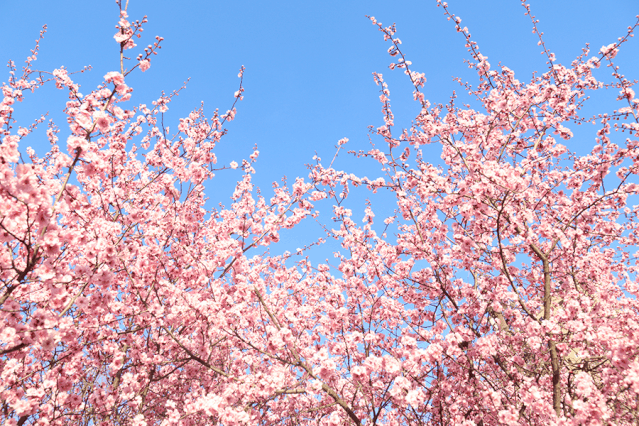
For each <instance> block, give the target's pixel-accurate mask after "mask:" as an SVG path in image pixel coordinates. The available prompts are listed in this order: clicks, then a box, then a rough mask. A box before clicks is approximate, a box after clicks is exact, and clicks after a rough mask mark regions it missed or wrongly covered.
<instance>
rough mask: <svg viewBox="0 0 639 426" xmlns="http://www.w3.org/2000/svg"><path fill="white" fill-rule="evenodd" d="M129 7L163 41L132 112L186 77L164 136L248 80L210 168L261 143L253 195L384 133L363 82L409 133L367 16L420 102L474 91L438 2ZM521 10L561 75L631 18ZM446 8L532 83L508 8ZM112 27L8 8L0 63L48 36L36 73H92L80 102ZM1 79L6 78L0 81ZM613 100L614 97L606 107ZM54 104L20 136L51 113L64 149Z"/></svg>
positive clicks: (622, 4) (35, 140)
mask: <svg viewBox="0 0 639 426" xmlns="http://www.w3.org/2000/svg"><path fill="white" fill-rule="evenodd" d="M129 3H130V5H129V17H130V19H133V20H135V19H141V18H142V16H143V15H148V19H149V23H148V24H147V25H146V26H145V31H144V36H143V38H142V39H140V40H139V41H138V46H139V48H141V47H143V46H146V45H147V44H150V43H152V42H153V39H154V37H155V36H156V35H160V36H162V37H164V39H165V41H164V42H163V43H162V45H163V48H162V49H161V51H160V54H159V55H158V56H155V57H154V58H153V61H152V65H151V69H150V70H149V71H147V72H146V73H144V74H142V73H141V72H136V73H134V74H133V75H132V76H131V78H130V79H128V80H127V83H128V84H129V85H130V86H132V87H133V88H134V89H135V91H134V92H133V99H132V103H133V104H136V105H137V104H139V103H150V102H151V101H152V100H154V99H156V98H157V97H158V95H159V94H160V91H161V90H164V91H167V92H170V91H171V90H173V89H177V88H179V87H180V86H181V85H182V83H183V82H184V81H185V80H186V79H187V78H191V81H190V83H189V85H188V87H187V89H186V90H185V91H183V92H182V93H181V94H180V96H179V98H177V100H176V101H175V102H174V103H172V104H171V109H170V111H169V115H168V119H169V123H170V124H172V126H173V127H174V128H175V126H176V125H177V123H178V118H180V117H182V116H185V115H186V114H188V112H189V111H190V110H191V109H194V108H197V107H198V106H199V105H200V102H201V101H204V105H205V111H207V112H208V113H209V114H211V113H212V112H213V110H214V109H215V108H220V110H222V111H226V109H228V108H229V107H230V105H231V104H232V101H233V93H234V92H235V90H237V86H238V79H237V72H238V69H239V68H240V66H241V65H244V66H245V67H246V73H245V80H244V83H245V84H244V85H245V89H246V92H245V98H244V100H243V101H242V102H240V103H239V104H238V114H237V118H236V120H235V121H234V122H232V123H231V124H230V125H229V126H228V128H229V135H228V136H227V137H226V138H225V139H224V140H223V143H222V144H221V145H220V147H219V150H218V157H219V158H220V161H221V162H226V163H227V164H228V162H230V161H232V160H238V161H239V160H241V159H242V158H247V157H248V156H249V155H250V153H251V150H252V147H253V145H254V144H258V146H259V150H260V153H261V155H260V160H259V162H258V164H257V167H256V168H257V170H258V175H257V182H258V183H259V184H260V185H261V186H262V187H263V188H265V190H266V191H265V192H268V188H269V187H270V182H272V181H274V180H279V179H280V178H281V177H282V176H283V175H286V176H288V178H289V179H291V180H292V179H293V178H294V177H296V176H300V175H303V176H306V174H307V171H306V168H305V166H304V164H305V163H309V162H311V161H312V160H311V159H312V157H313V155H314V153H315V152H318V153H319V155H320V156H321V157H322V158H324V159H325V160H328V159H330V157H332V154H333V152H334V146H335V144H336V142H337V140H339V139H340V138H343V137H348V138H349V139H350V140H351V145H350V147H351V148H354V149H362V148H365V147H366V146H367V143H368V133H367V126H369V125H373V126H375V127H377V126H380V125H381V124H382V115H381V112H380V108H381V104H380V103H379V100H378V96H379V93H378V90H379V89H378V87H377V86H376V85H375V83H374V82H373V79H372V75H371V73H372V72H374V71H376V72H381V73H383V74H384V76H385V77H386V79H387V82H388V83H389V85H390V91H391V103H392V105H393V107H394V112H395V116H396V118H397V125H398V126H401V125H404V126H406V125H408V124H409V123H410V121H411V120H412V119H413V118H414V116H415V115H416V113H417V111H418V106H417V104H416V103H415V102H413V101H412V99H411V97H412V96H411V92H412V89H411V86H410V84H409V82H408V80H407V79H406V77H405V76H404V75H403V74H402V73H401V72H400V71H390V70H389V69H388V68H387V67H388V64H389V63H390V59H391V58H390V57H389V56H388V54H387V48H388V44H387V43H386V42H384V41H383V38H382V35H381V33H379V32H378V31H377V29H376V27H374V26H373V25H371V23H370V21H369V20H368V19H366V18H365V15H373V16H375V17H376V18H377V19H378V20H379V21H381V22H382V23H383V24H385V25H389V24H392V23H393V22H395V23H396V24H397V28H398V33H397V36H398V37H399V38H400V39H401V40H402V41H403V49H404V53H405V54H406V55H407V56H408V58H409V60H411V61H412V62H413V66H412V67H413V69H414V70H416V71H420V72H425V73H426V76H427V78H428V82H427V84H426V87H425V93H426V95H427V98H428V99H429V100H431V102H437V103H439V102H441V103H446V102H447V101H448V99H449V96H450V94H451V93H452V90H455V89H457V90H458V91H459V86H458V84H457V83H454V82H453V81H452V79H451V77H452V76H460V77H462V78H463V79H465V80H470V81H471V82H476V75H475V74H474V73H471V72H470V71H469V70H468V69H467V68H466V66H465V65H464V63H463V59H468V58H469V55H468V53H467V52H466V49H465V48H464V41H463V38H462V37H461V35H460V34H458V33H456V31H455V29H454V26H453V25H452V23H451V22H448V21H447V20H446V19H445V17H444V16H443V10H442V9H441V8H437V7H436V2H435V0H415V1H413V0H392V1H390V0H386V1H378V0H366V1H360V0H341V1H334V0H323V1H293V0H284V1H257V0H251V1H242V0H235V1H215V0H209V1H203V0H198V1H196V0H183V1H180V2H176V1H168V0H130V2H129ZM530 3H531V6H532V9H533V13H534V14H535V15H536V16H537V18H538V19H539V20H540V21H541V22H540V24H539V27H540V29H541V30H542V31H543V32H544V33H545V40H546V42H547V45H548V47H549V48H550V49H551V50H552V51H554V52H555V53H556V54H557V58H558V60H559V62H561V63H564V64H569V63H570V62H571V61H572V60H573V59H574V58H575V57H576V56H577V55H579V54H580V53H581V48H582V47H584V45H585V43H586V42H588V43H590V44H591V46H592V48H593V51H594V52H593V53H596V51H598V50H599V48H600V47H601V46H602V45H608V44H610V43H613V42H614V41H615V40H616V38H617V37H618V36H622V35H624V33H625V29H626V27H627V26H629V25H632V24H633V23H634V21H635V18H634V16H635V15H637V14H639V2H637V1H636V0H616V1H615V0H609V1H607V2H603V1H600V0H543V1H535V0H531V1H530ZM449 5H450V10H451V11H452V12H453V13H455V14H457V15H458V16H460V17H461V18H462V19H463V25H466V26H467V27H468V28H469V30H470V32H471V34H472V36H473V38H474V40H475V41H477V42H478V43H479V46H480V48H481V50H482V52H483V54H484V55H486V56H488V58H489V61H490V62H491V64H492V65H493V66H495V65H497V63H498V62H501V63H502V64H504V65H506V66H508V67H509V68H511V69H513V70H514V71H515V73H516V75H517V77H518V78H519V79H520V80H522V81H527V80H529V78H530V76H531V73H532V71H534V70H540V71H543V70H544V69H545V58H544V57H543V56H541V55H540V54H539V52H540V47H538V46H537V38H536V36H535V35H534V34H532V31H531V24H530V20H529V18H528V17H527V16H524V9H523V7H522V6H521V5H520V3H519V1H517V0H490V1H478V0H475V1H471V0H457V1H456V0H450V1H449ZM117 19H118V8H117V6H116V4H115V2H114V1H112V0H64V1H44V0H38V1H33V0H21V1H14V2H5V4H3V13H2V14H1V16H0V23H1V25H0V37H1V39H2V40H3V43H2V44H1V45H0V60H1V61H4V62H5V63H6V62H7V61H8V60H9V59H13V60H14V61H15V62H16V63H17V64H18V66H20V64H21V62H22V61H23V60H24V58H25V57H26V56H28V55H29V50H30V49H31V48H32V47H33V44H34V43H33V41H34V40H35V39H36V38H37V36H38V33H39V30H40V28H41V26H42V25H44V24H47V25H48V32H47V34H46V36H45V39H44V41H43V42H42V44H41V50H40V51H41V53H40V56H39V59H38V61H37V62H36V63H35V65H36V67H37V68H38V69H42V70H53V69H55V68H58V67H60V66H61V65H64V66H66V67H67V68H68V69H69V70H72V71H73V70H78V69H81V68H82V67H83V66H85V65H91V66H92V67H93V71H91V72H89V73H88V74H85V75H82V76H80V77H78V82H80V83H81V84H82V91H83V92H84V93H88V92H89V91H90V90H92V89H93V88H94V87H95V86H96V85H97V84H99V83H100V82H101V80H102V76H103V75H104V74H106V73H107V72H109V71H115V70H118V52H119V49H118V45H117V44H116V42H115V41H114V39H113V35H114V33H115V27H114V26H115V24H116V22H117ZM129 52H131V51H129ZM137 52H138V51H135V53H133V54H132V55H131V56H136V55H137ZM638 58H639V38H638V39H633V40H631V41H630V42H629V43H627V44H626V45H624V48H623V50H622V51H621V53H620V54H619V56H618V63H619V65H621V66H622V72H623V73H625V74H626V75H627V76H628V77H630V78H632V77H636V76H637V73H636V71H637V65H638V64H639V59H638ZM600 75H601V74H600ZM6 78H7V72H6V71H5V73H4V75H3V78H2V80H3V81H4V80H6ZM613 98H614V94H611V96H609V97H608V100H609V99H613ZM65 100H66V94H65V93H64V92H62V91H56V90H55V89H53V87H52V86H51V87H50V88H49V89H46V90H42V91H41V92H40V93H36V94H35V95H29V96H27V99H26V100H25V102H24V105H18V107H17V109H16V112H17V115H16V118H18V120H19V124H20V125H22V126H25V125H28V124H29V123H30V121H31V120H32V119H33V118H35V117H37V116H39V115H40V114H42V113H45V112H47V111H49V113H50V115H51V117H53V118H54V119H56V120H57V122H58V125H59V126H60V127H62V128H63V132H62V134H61V135H60V136H61V140H62V141H64V140H65V139H66V134H65V129H64V124H65V121H64V120H63V116H62V115H61V114H60V111H61V110H62V108H63V106H64V102H65ZM604 101H606V100H605V99H604V100H602V102H604ZM606 102H607V101H606ZM61 118H62V120H61ZM33 136H34V137H32V138H31V139H29V140H28V141H27V143H26V144H28V145H31V146H34V147H35V148H36V149H37V150H38V151H39V152H43V151H42V150H43V149H45V148H46V147H47V145H46V142H45V143H44V144H43V143H42V138H41V136H40V137H38V135H37V134H36V135H33ZM592 141H593V139H588V140H584V141H577V140H575V141H574V142H573V143H575V144H577V145H574V146H571V148H577V149H578V144H582V143H583V144H584V146H588V147H589V146H591V145H592ZM22 148H24V146H23V147H22ZM436 160H437V159H436V158H434V159H433V161H436ZM343 164H344V167H348V164H349V162H348V161H346V162H344V163H343ZM353 167H355V166H353ZM357 170H361V169H360V168H359V166H357ZM362 174H366V173H362ZM373 174H374V173H373ZM222 175H224V174H221V175H220V183H221V184H222V185H228V184H229V183H231V182H232V181H234V180H237V178H239V171H237V173H235V174H233V173H227V174H225V175H224V176H222ZM229 194H230V189H229V190H224V191H221V192H220V194H219V195H216V194H214V193H211V194H210V196H211V198H212V201H215V203H217V202H225V203H228V195H229ZM362 208H363V206H362Z"/></svg>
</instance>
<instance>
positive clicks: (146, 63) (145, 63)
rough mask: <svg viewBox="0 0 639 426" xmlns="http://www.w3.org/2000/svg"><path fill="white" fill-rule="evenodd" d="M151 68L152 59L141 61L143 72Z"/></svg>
mask: <svg viewBox="0 0 639 426" xmlns="http://www.w3.org/2000/svg"><path fill="white" fill-rule="evenodd" d="M149 68H151V61H149V60H148V59H145V60H143V61H140V70H142V72H145V71H146V70H148V69H149Z"/></svg>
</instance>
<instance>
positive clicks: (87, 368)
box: [0, 1, 639, 426]
mask: <svg viewBox="0 0 639 426" xmlns="http://www.w3.org/2000/svg"><path fill="white" fill-rule="evenodd" d="M117 3H118V5H119V7H120V14H119V21H118V23H117V28H118V29H117V33H116V34H115V36H114V39H115V42H116V43H117V45H118V46H119V49H120V63H119V64H118V70H117V71H111V72H108V73H107V74H106V75H105V76H104V81H103V82H102V84H101V85H100V86H98V87H97V88H96V89H95V90H93V91H91V92H90V93H88V94H84V95H83V94H81V93H80V91H79V89H80V88H79V85H78V84H76V83H75V82H74V80H73V76H72V73H70V72H69V71H68V70H67V69H65V68H59V69H56V70H54V71H52V72H43V71H36V70H35V68H34V67H33V62H34V61H35V60H36V57H37V54H38V47H37V45H36V48H35V49H34V50H33V51H32V56H30V57H29V58H28V59H27V61H26V64H25V66H24V68H23V69H22V71H18V70H17V68H16V67H15V65H13V64H11V67H10V76H9V79H8V81H6V82H5V83H3V85H2V92H3V98H2V101H1V102H0V125H1V129H0V140H1V145H0V239H1V240H2V249H1V251H0V281H1V283H2V288H1V289H0V306H1V309H0V316H1V321H0V417H1V418H2V423H3V424H4V425H7V426H15V425H87V426H89V425H96V426H97V425H105V426H106V425H132V426H142V425H149V426H150V425H228V426H230V425H307V424H308V425H332V426H337V425H441V426H447V425H463V426H472V425H475V426H488V425H544V426H546V425H565V426H568V425H574V426H576V425H636V424H639V317H638V313H639V312H638V310H639V302H638V301H637V296H638V295H639V285H638V282H637V272H638V271H637V256H638V252H637V249H636V248H637V245H638V244H639V233H638V232H639V218H638V217H637V213H638V211H639V210H638V208H637V206H635V205H633V204H632V201H633V200H636V198H635V196H636V195H637V193H639V185H638V184H637V181H638V180H637V175H638V174H639V140H637V132H639V120H638V117H637V114H638V112H639V100H637V99H636V98H635V93H634V91H633V85H634V81H632V80H629V79H627V78H626V77H625V76H624V75H623V74H622V71H621V70H620V69H619V68H618V67H617V66H616V65H615V63H614V58H615V55H616V54H617V53H618V52H619V50H620V49H622V48H623V44H624V43H626V42H628V41H629V38H630V37H631V36H632V35H633V32H634V31H635V28H636V26H637V25H638V22H639V21H634V22H631V26H630V27H628V31H627V33H626V34H621V37H620V38H619V39H618V40H617V41H615V42H614V43H612V44H610V45H608V46H604V47H602V48H601V49H600V50H598V51H594V52H591V51H589V50H588V49H587V48H586V49H584V51H583V54H582V55H581V56H580V57H578V58H576V59H575V60H574V62H572V63H571V64H570V66H564V65H561V64H559V63H558V62H557V61H556V60H555V57H554V55H553V54H552V53H551V52H550V50H548V48H547V46H546V44H545V43H544V40H543V38H542V36H541V33H540V32H539V30H538V29H537V24H538V21H537V20H536V19H535V17H534V16H533V15H532V12H531V11H530V8H529V6H528V5H527V4H525V3H522V6H523V8H524V12H525V13H526V14H527V15H529V16H530V19H531V25H532V28H533V31H534V32H535V33H537V34H538V35H539V45H540V46H541V48H542V49H543V52H545V55H546V58H547V64H548V67H547V69H545V70H542V72H540V73H539V74H536V75H535V76H533V77H532V79H531V80H530V81H529V82H522V81H520V80H518V79H517V78H515V73H514V72H513V71H512V70H510V69H508V68H507V67H505V66H497V67H496V66H494V65H491V64H490V63H489V62H488V60H487V58H486V57H485V56H483V55H482V54H481V53H480V50H479V47H478V45H477V44H476V43H475V42H474V41H473V39H472V38H471V36H470V33H469V30H468V29H467V28H465V27H463V26H462V23H461V19H460V18H459V17H457V16H455V15H454V14H453V13H452V12H451V11H450V10H449V8H448V5H447V4H446V3H442V2H441V1H438V2H437V5H438V6H440V7H441V9H442V10H443V11H444V13H445V15H446V17H448V19H449V20H451V23H452V25H454V26H455V28H456V29H457V31H458V32H459V33H460V34H461V36H463V41H464V43H465V44H466V47H467V48H468V51H469V53H470V62H469V63H468V65H469V66H470V67H471V68H472V69H473V70H474V71H476V73H477V76H478V83H477V84H475V85H470V84H465V85H463V86H462V87H463V88H464V89H465V91H466V92H467V95H468V96H469V97H470V98H472V99H475V104H474V107H471V106H470V105H460V104H459V103H458V102H456V98H455V97H453V98H452V99H451V100H450V101H449V102H448V103H446V104H439V103H431V102H429V101H428V100H427V97H426V95H425V93H424V92H423V87H424V84H425V82H426V76H425V75H424V74H422V73H419V72H417V71H414V70H413V69H412V68H411V65H412V64H411V62H410V61H409V60H408V59H407V58H406V57H405V52H404V50H402V46H401V41H400V40H399V39H398V38H397V37H396V34H395V33H396V28H395V26H394V25H393V26H389V27H385V26H383V25H382V24H381V23H380V22H377V21H376V20H375V18H372V17H371V18H370V20H371V22H372V23H373V24H374V25H375V26H376V27H377V29H378V30H379V31H380V32H381V33H382V34H383V36H384V40H385V41H386V42H387V43H388V45H389V46H390V47H389V49H388V53H389V54H390V56H391V57H392V61H393V62H392V64H391V65H390V68H391V69H396V70H397V69H399V70H400V71H403V72H404V73H405V75H406V78H407V79H409V80H410V81H411V82H412V85H413V86H414V92H413V97H414V100H415V102H417V103H418V105H420V106H421V112H420V113H419V115H418V116H417V117H416V118H415V119H414V121H413V126H412V127H411V128H409V129H404V130H399V131H398V130H397V129H395V128H394V116H393V112H392V109H391V104H390V91H389V87H388V85H387V83H385V81H384V78H383V76H382V74H379V73H375V74H374V76H373V77H374V80H375V82H376V83H377V84H378V86H379V88H380V102H381V104H382V114H383V125H382V126H381V127H379V128H377V129H376V130H375V133H376V135H377V136H376V137H377V140H378V144H377V146H378V148H375V147H372V148H371V149H370V150H368V151H362V152H359V153H354V155H355V156H356V157H359V158H360V160H356V161H365V160H363V159H362V157H366V158H369V159H372V160H373V161H375V162H376V164H378V166H379V167H378V168H377V169H376V170H377V171H378V174H379V175H380V176H382V177H379V178H376V179H369V178H366V177H363V176H358V175H356V174H353V173H351V172H350V171H348V170H338V169H335V168H333V163H330V165H329V164H326V163H323V162H322V161H320V160H319V159H318V160H317V161H316V162H315V164H313V165H311V166H309V169H310V172H309V175H308V176H307V177H306V178H297V179H295V180H293V181H292V184H290V185H274V189H273V196H272V197H271V198H266V197H265V196H262V195H260V193H259V192H258V191H257V190H256V188H255V187H254V186H253V183H252V175H253V173H254V172H255V169H254V167H253V166H254V163H255V162H256V161H257V158H258V154H259V152H258V151H257V149H256V150H255V151H254V152H253V153H252V154H251V155H250V157H249V158H248V159H247V160H243V161H242V162H241V164H239V163H237V162H232V163H230V164H228V165H221V164H218V162H217V158H216V155H215V151H214V150H215V147H216V145H217V144H219V143H220V142H221V140H222V139H223V136H224V135H225V133H226V129H225V125H226V124H227V123H228V122H230V121H232V120H233V119H234V117H235V115H236V103H237V102H239V101H240V100H241V99H242V97H243V95H244V89H243V87H242V78H243V72H244V69H243V68H242V69H241V70H240V73H239V76H238V77H239V78H240V85H239V89H238V90H237V92H235V94H234V95H233V96H229V99H231V101H232V102H233V104H232V106H231V108H230V109H229V110H228V111H227V112H226V113H224V114H219V113H218V112H215V113H214V114H213V116H212V117H211V116H206V115H205V114H204V111H203V109H201V108H200V109H196V110H194V111H193V112H191V113H190V114H189V115H188V116H187V117H184V118H182V119H180V121H179V125H178V126H177V128H176V129H174V130H173V131H169V130H168V129H167V128H166V127H164V125H163V121H164V115H165V113H166V112H167V111H168V108H169V104H170V102H171V100H172V97H173V96H174V94H170V95H162V96H161V97H160V98H159V99H157V100H156V101H154V102H153V103H152V105H149V106H147V105H139V106H138V107H134V106H133V105H132V104H131V101H130V99H131V91H132V89H131V88H130V87H129V86H128V85H127V77H128V76H129V75H130V74H131V73H134V72H139V71H142V72H143V71H146V70H148V69H149V67H151V66H152V65H153V60H152V58H153V56H154V55H155V54H156V53H158V50H159V48H160V45H161V42H162V38H161V37H157V38H156V40H155V42H154V44H152V45H149V46H148V47H147V48H145V49H144V50H143V51H142V52H141V53H139V55H138V56H137V57H135V59H133V60H130V59H127V57H126V54H127V52H128V51H129V50H131V49H133V51H135V49H136V47H137V46H136V43H135V41H137V39H138V38H139V37H140V35H141V30H142V27H143V25H144V24H145V23H146V17H145V18H144V19H142V20H141V21H132V20H130V18H129V16H128V15H127V12H126V7H124V6H123V5H122V4H121V3H120V2H119V1H118V2H117ZM633 19H634V18H633ZM43 33H44V31H43ZM42 35H43V34H41V38H42ZM136 68H139V71H137V70H136ZM599 68H601V69H602V70H605V69H606V68H607V69H609V70H610V72H611V75H612V78H611V79H610V81H608V80H605V81H604V80H601V79H599V78H596V77H595V73H597V71H596V70H597V69H599ZM599 72H601V71H599ZM608 77H610V73H608ZM44 84H54V85H55V86H56V87H57V88H59V89H61V90H64V91H66V92H67V93H68V100H67V102H66V105H64V112H65V114H66V117H67V124H68V128H67V127H66V126H63V127H57V126H56V125H55V124H54V123H50V124H49V126H48V128H47V131H46V135H47V137H48V139H49V141H50V143H51V148H50V151H49V152H48V153H47V154H46V155H44V156H37V155H36V153H35V151H34V150H33V149H30V148H26V147H24V146H23V145H21V140H22V139H23V138H24V137H26V136H27V135H29V134H30V133H32V132H33V131H34V129H35V128H36V126H38V125H40V126H43V125H45V124H44V123H43V121H44V120H39V121H37V122H36V123H33V124H31V125H28V124H22V123H20V124H21V125H17V123H16V120H15V119H14V118H13V114H14V104H15V103H16V102H22V101H23V100H24V99H26V98H28V96H29V94H30V92H33V91H35V90H38V89H39V88H40V87H41V86H43V85H44ZM604 89H607V90H614V91H616V92H618V98H617V101H618V108H617V109H615V110H614V111H605V112H604V111H602V112H601V114H600V115H597V116H595V117H582V116H581V115H580V111H581V108H582V106H583V104H584V102H585V101H586V97H587V95H588V93H590V92H592V91H595V90H604ZM167 122H168V118H167ZM582 123H593V124H594V125H596V126H597V129H598V131H597V137H596V139H595V140H593V141H589V140H587V141H582V142H580V143H581V144H582V145H583V144H586V146H587V147H589V148H588V149H589V152H588V153H587V154H585V155H577V154H576V153H573V152H571V151H569V150H568V148H567V146H565V145H564V144H563V143H564V142H565V141H567V140H570V139H571V138H573V133H572V131H571V128H573V129H574V127H575V126H576V125H580V124H582ZM591 125H592V124H591ZM23 126H26V127H23ZM59 135H60V136H62V135H64V136H63V137H60V138H59ZM427 145H433V146H436V147H437V149H439V151H440V153H441V160H442V161H441V163H439V164H433V163H431V162H429V161H427V159H426V158H425V156H423V155H422V154H423V148H424V147H426V146H427ZM347 147H348V139H346V138H344V139H342V140H340V141H338V143H337V151H338V152H340V151H341V150H342V149H346V148H347ZM24 154H26V156H25V155H24ZM336 155H337V154H336ZM369 163H370V161H369ZM223 169H239V170H241V171H242V177H241V180H240V181H239V182H237V185H236V186H235V189H234V191H233V193H232V196H231V203H230V205H229V206H228V207H219V208H210V207H209V205H208V204H207V198H206V195H205V191H204V188H205V184H206V183H207V182H210V181H211V179H214V177H213V176H214V172H218V171H221V170H223ZM355 188H358V189H357V190H358V191H365V192H367V195H368V197H369V199H370V202H369V203H368V204H367V205H366V206H365V216H364V218H363V220H361V219H360V218H359V217H354V216H353V213H352V210H351V207H353V201H352V199H349V194H350V193H351V192H352V191H355ZM380 196H386V197H388V196H390V197H392V198H393V199H394V200H395V202H396V209H395V213H394V214H393V215H391V216H390V217H380V216H376V215H375V200H376V199H377V197H380ZM387 199H388V198H387ZM331 209H332V210H331ZM325 210H328V211H332V215H333V221H327V222H324V223H322V225H323V226H324V229H325V231H326V235H325V236H324V237H323V238H320V239H318V240H315V241H308V242H307V244H306V246H305V247H304V248H303V249H300V250H299V252H298V253H289V252H284V253H283V254H279V255H277V254H275V252H277V246H276V243H277V242H278V241H279V240H280V233H282V232H285V231H286V232H295V231H290V229H292V228H295V229H299V224H300V223H301V222H303V221H313V220H321V218H322V216H321V215H320V213H318V212H319V211H325ZM328 240H333V241H336V242H337V243H338V244H339V245H341V250H340V251H339V252H338V253H335V257H334V258H333V259H331V260H327V261H326V262H317V261H316V260H315V258H314V257H313V255H312V253H313V250H314V249H315V248H316V246H321V245H323V244H324V243H325V242H326V241H328Z"/></svg>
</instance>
